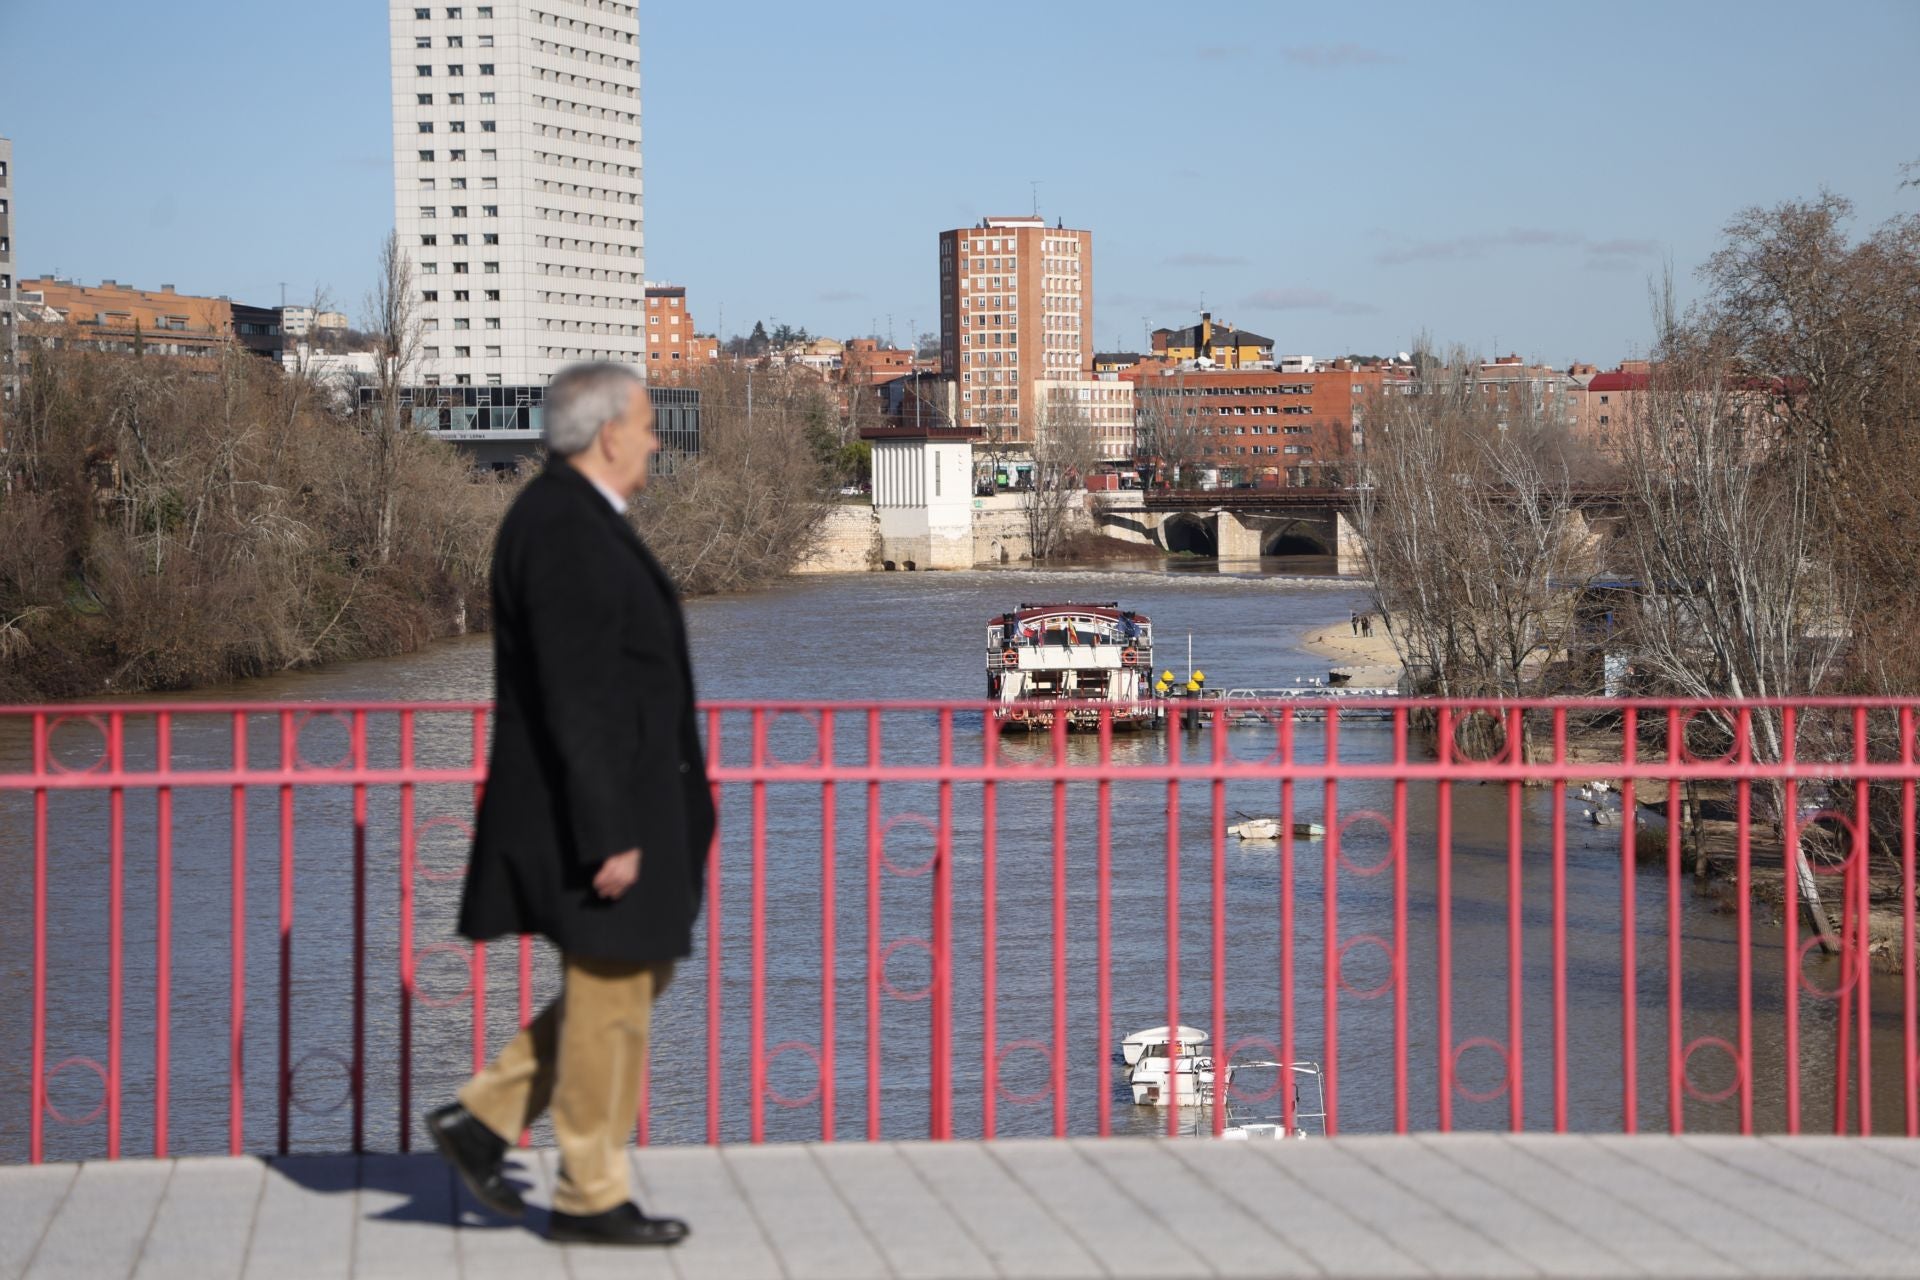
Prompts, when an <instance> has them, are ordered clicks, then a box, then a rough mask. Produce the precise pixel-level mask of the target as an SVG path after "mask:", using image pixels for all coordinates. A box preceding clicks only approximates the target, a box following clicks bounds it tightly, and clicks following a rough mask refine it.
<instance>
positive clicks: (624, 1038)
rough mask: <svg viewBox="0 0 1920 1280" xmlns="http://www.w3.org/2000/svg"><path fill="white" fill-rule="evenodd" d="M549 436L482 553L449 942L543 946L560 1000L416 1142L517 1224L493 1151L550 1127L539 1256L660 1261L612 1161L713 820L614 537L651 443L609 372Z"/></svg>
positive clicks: (628, 534) (619, 537)
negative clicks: (456, 902) (644, 1253)
mask: <svg viewBox="0 0 1920 1280" xmlns="http://www.w3.org/2000/svg"><path fill="white" fill-rule="evenodd" d="M545 421H546V438H547V447H548V450H549V452H550V454H551V459H550V461H549V462H548V465H547V468H546V470H545V471H544V472H542V473H541V474H540V475H539V476H538V477H537V478H536V479H534V480H533V481H532V482H531V483H529V484H528V485H527V487H526V490H525V491H524V492H523V493H522V494H521V495H520V497H519V498H518V499H517V500H516V501H515V502H514V504H513V508H512V509H511V510H510V511H509V512H508V513H507V517H506V519H505V521H503V522H502V524H501V526H500V534H499V538H498V540H497V542H496V545H495V548H494V555H493V620H494V633H493V634H494V683H495V706H496V715H495V721H494V733H493V755H492V759H491V761H490V762H489V765H488V773H487V786H486V792H485V796H484V798H483V800H482V802H481V805H480V818H479V825H478V828H477V830H476V832H475V836H474V842H473V857H472V861H471V862H470V864H469V865H468V868H467V878H466V886H465V893H464V895H463V897H462V900H461V904H460V932H461V933H462V934H464V935H466V936H467V937H469V938H472V939H475V940H484V939H488V938H497V937H500V936H502V935H507V934H518V933H537V934H541V935H544V936H545V937H546V938H548V939H549V940H550V941H552V942H553V943H554V945H555V946H557V947H558V948H559V949H560V953H561V961H562V966H563V971H562V982H563V986H562V989H561V993H560V996H559V997H558V998H557V999H556V1000H555V1001H554V1002H553V1003H552V1004H550V1005H548V1006H547V1008H546V1009H545V1010H544V1011H542V1013H541V1014H540V1016H539V1017H538V1018H536V1019H535V1020H534V1021H533V1023H532V1024H531V1025H529V1026H528V1027H527V1028H526V1029H525V1030H523V1031H522V1032H521V1033H520V1034H519V1035H518V1036H517V1037H515V1038H514V1040H513V1041H512V1042H511V1043H510V1044H508V1045H507V1047H506V1048H505V1049H503V1050H501V1052H500V1056H499V1057H497V1058H495V1059H494V1060H493V1062H492V1063H491V1064H489V1065H488V1066H487V1067H486V1069H485V1070H483V1071H481V1072H480V1073H479V1074H478V1075H476V1076H474V1077H473V1079H471V1080H469V1081H468V1082H467V1084H466V1085H465V1087H463V1088H462V1089H461V1090H460V1094H459V1101H457V1102H454V1103H451V1104H449V1105H448V1106H445V1107H442V1108H440V1109H439V1110H437V1111H435V1112H433V1113H432V1114H431V1115H429V1116H428V1117H427V1129H428V1132H429V1133H430V1134H431V1135H432V1137H433V1141H434V1145H435V1146H436V1147H438V1148H439V1150H440V1154H441V1155H442V1156H444V1157H445V1158H446V1159H447V1160H448V1162H449V1163H451V1164H452V1165H453V1167H454V1168H455V1170H457V1171H458V1172H459V1174H460V1177H461V1179H462V1180H463V1181H464V1182H465V1183H466V1185H467V1187H468V1189H469V1190H471V1191H472V1192H473V1194H474V1195H475V1197H477V1198H478V1199H479V1200H480V1202H481V1203H483V1204H485V1205H486V1206H487V1207H488V1208H490V1209H492V1210H494V1211H495V1212H496V1213H501V1214H505V1215H507V1216H510V1217H517V1216H518V1215H519V1214H520V1213H521V1212H522V1211H523V1210H524V1208H525V1206H524V1204H523V1203H522V1201H521V1199H520V1194H519V1192H518V1191H517V1190H516V1189H515V1188H514V1187H513V1186H512V1185H511V1184H510V1183H508V1182H507V1180H506V1177H505V1173H504V1165H503V1162H504V1160H505V1156H506V1151H507V1147H508V1144H509V1143H510V1142H512V1141H513V1140H514V1139H515V1138H516V1137H517V1136H518V1135H519V1134H520V1132H521V1131H522V1130H523V1129H525V1128H526V1127H528V1126H529V1125H531V1124H532V1123H533V1122H534V1121H535V1120H536V1119H537V1118H538V1117H539V1116H540V1114H541V1113H542V1112H544V1111H547V1110H549V1109H550V1110H551V1111H552V1113H553V1131H554V1138H555V1141H556V1143H557V1144H558V1146H559V1148H560V1177H559V1181H558V1184H557V1185H556V1187H555V1189H554V1198H553V1215H552V1220H551V1226H550V1231H549V1234H550V1236H551V1238H552V1239H554V1240H556V1241H561V1242H570V1243H589V1244H628V1245H649V1244H673V1243H675V1242H676V1241H679V1240H681V1239H682V1238H684V1237H685V1236H686V1234H687V1225H686V1224H685V1223H684V1222H681V1221H679V1220H677V1219H673V1218H650V1217H648V1216H647V1215H646V1214H645V1213H644V1212H643V1211H642V1210H641V1208H640V1206H639V1205H637V1204H635V1203H634V1202H633V1201H632V1200H631V1199H629V1188H628V1178H627V1175H628V1165H627V1146H626V1143H627V1135H628V1133H629V1132H630V1131H631V1130H632V1128H633V1125H634V1120H635V1114H636V1109H637V1107H638V1105H639V1090H640V1077H641V1073H642V1070H643V1068H644V1065H645V1062H646V1053H647V1037H648V1030H649V1024H650V1020H651V1013H652V1006H653V1001H654V1000H655V999H656V998H657V997H658V996H659V995H660V993H661V992H662V991H663V990H664V989H665V988H666V985H667V983H668V981H669V980H670V979H671V978H672V976H673V965H674V961H676V960H678V959H680V958H682V957H684V956H686V955H687V954H688V953H689V952H690V951H691V950H692V939H693V922H694V918H695V917H696V916H697V915H698V914H699V912H700V898H701V891H702V888H703V879H704V873H705V868H706V860H707V846H708V844H709V842H710V841H711V840H712V838H713V830H714V812H713V803H712V797H711V795H710V793H709V792H708V789H707V777H706V766H705V760H704V757H703V755H702V752H701V748H700V734H699V730H698V727H697V725H696V722H695V719H694V704H693V675H692V669H691V666H690V664H689V661H688V657H687V639H686V629H685V627H684V625H683V622H682V619H681V615H680V604H679V600H678V598H677V597H676V595H675V593H674V589H673V585H672V583H671V582H670V581H668V579H667V576H666V574H665V572H664V571H662V569H661V568H660V565H659V563H658V562H657V561H655V560H654V558H653V555H652V553H650V552H649V551H648V550H647V548H646V546H645V545H644V544H643V543H642V542H641V541H640V538H639V536H638V535H637V534H636V533H634V531H633V527H632V526H631V525H630V524H628V523H627V519H626V515H625V511H626V505H627V502H628V501H629V500H630V499H631V498H632V497H633V496H634V494H636V493H638V492H639V491H640V489H641V488H642V487H643V486H644V485H645V484H646V482H647V473H648V469H649V467H650V465H651V462H652V458H653V454H654V452H655V451H656V450H657V449H658V448H659V441H658V440H657V439H656V438H655V437H654V432H653V406H652V402H651V401H650V400H649V399H648V397H647V390H646V386H645V385H644V384H643V383H642V382H641V380H640V379H639V378H638V377H636V376H635V375H634V373H633V372H632V371H631V370H630V369H628V368H626V367H625V366H622V365H616V364H581V365H574V366H573V367H571V368H569V369H566V370H563V371H562V372H561V373H560V374H559V375H558V376H557V377H555V378H554V379H553V382H552V384H551V385H550V386H549V387H548V388H547V394H546V411H545Z"/></svg>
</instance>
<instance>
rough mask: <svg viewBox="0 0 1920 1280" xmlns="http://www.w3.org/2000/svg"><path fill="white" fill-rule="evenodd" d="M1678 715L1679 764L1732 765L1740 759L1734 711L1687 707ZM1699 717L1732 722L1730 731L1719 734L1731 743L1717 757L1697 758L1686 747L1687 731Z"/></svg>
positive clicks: (1738, 720)
mask: <svg viewBox="0 0 1920 1280" xmlns="http://www.w3.org/2000/svg"><path fill="white" fill-rule="evenodd" d="M1668 714H1674V713H1671V712H1669V713H1668ZM1678 715H1679V720H1680V735H1679V739H1680V740H1679V746H1680V763H1682V764H1733V763H1735V762H1736V761H1738V760H1739V758H1740V719H1739V716H1738V715H1737V714H1735V712H1734V710H1733V709H1732V708H1731V707H1724V708H1723V707H1689V708H1687V709H1686V710H1685V711H1682V712H1679V713H1678ZM1701 715H1708V716H1721V715H1724V716H1727V717H1729V718H1730V719H1732V720H1733V727H1732V728H1731V729H1724V730H1721V732H1724V733H1726V734H1728V736H1729V737H1730V738H1731V739H1732V741H1731V742H1730V743H1729V744H1728V745H1727V749H1726V750H1725V751H1723V752H1721V753H1720V754H1719V755H1717V756H1697V755H1695V754H1693V751H1692V750H1691V749H1690V748H1689V747H1688V746H1687V730H1688V729H1690V728H1691V727H1692V726H1693V721H1694V717H1696V716H1701ZM1641 723H1643V724H1644V723H1645V721H1642V722H1641ZM1714 728H1715V729H1720V726H1719V725H1718V724H1716V725H1714Z"/></svg>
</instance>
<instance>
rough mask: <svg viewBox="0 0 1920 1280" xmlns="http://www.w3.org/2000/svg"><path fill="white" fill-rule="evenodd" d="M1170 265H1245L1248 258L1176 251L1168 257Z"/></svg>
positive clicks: (1223, 254)
mask: <svg viewBox="0 0 1920 1280" xmlns="http://www.w3.org/2000/svg"><path fill="white" fill-rule="evenodd" d="M1166 265H1168V266H1169V267H1244V266H1246V265H1247V260H1246V259H1245V258H1243V257H1241V256H1239V255H1238V254H1226V253H1176V254H1174V255H1173V256H1172V257H1170V258H1168V259H1166Z"/></svg>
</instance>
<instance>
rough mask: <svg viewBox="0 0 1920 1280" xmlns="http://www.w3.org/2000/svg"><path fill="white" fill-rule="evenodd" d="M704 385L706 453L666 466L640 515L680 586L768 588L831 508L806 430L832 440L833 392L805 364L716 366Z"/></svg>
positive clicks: (824, 463)
mask: <svg viewBox="0 0 1920 1280" xmlns="http://www.w3.org/2000/svg"><path fill="white" fill-rule="evenodd" d="M749 376H751V377H752V378H753V398H752V400H751V401H749V400H748V398H747V394H746V390H747V379H748V377H749ZM699 386H700V393H701V406H700V452H699V454H698V455H697V456H695V457H690V458H684V459H675V460H674V461H673V465H672V467H671V469H663V472H662V474H661V475H660V476H659V477H658V478H657V479H656V480H655V481H654V482H653V483H651V484H649V485H648V486H647V489H646V492H645V493H644V494H643V495H642V497H641V499H640V503H639V506H638V508H637V509H636V512H635V515H636V519H637V520H638V522H639V525H640V527H641V528H642V530H643V531H644V532H645V533H646V535H647V541H648V543H649V545H651V546H652V548H653V550H654V553H655V554H656V555H658V556H659V557H660V561H661V563H662V564H663V565H664V566H665V567H666V569H667V572H668V573H670V574H672V575H673V578H674V581H675V582H677V583H678V584H679V585H680V587H681V588H682V589H683V590H685V591H687V592H689V593H694V594H704V593H709V592H718V591H742V590H747V589H750V588H753V587H758V586H764V585H766V584H767V583H769V582H772V581H774V580H775V579H777V578H779V577H781V576H782V575H783V574H785V573H786V572H787V571H788V570H789V569H791V568H792V567H793V565H794V564H795V563H796V562H798V561H799V560H800V559H802V558H803V557H804V556H805V555H806V554H807V552H808V551H809V550H811V549H812V547H813V544H814V540H815V537H816V536H817V534H818V532H819V528H820V524H821V522H822V521H823V520H824V519H825V518H826V515H827V512H828V510H829V506H828V503H829V501H830V495H831V492H832V485H833V484H834V483H835V481H834V479H833V477H832V474H831V464H830V461H829V456H828V455H827V454H826V453H823V452H822V450H821V449H820V448H818V447H812V446H810V442H809V436H810V435H811V436H814V437H816V438H819V439H826V438H829V437H828V436H825V435H822V433H830V432H831V431H832V430H833V416H834V407H833V403H832V397H831V396H830V395H829V394H827V390H826V388H825V386H824V385H823V384H822V383H821V382H820V380H819V379H818V378H815V377H813V376H812V375H811V374H809V373H806V372H803V371H799V370H776V371H768V372H762V373H754V372H753V371H751V370H748V369H745V368H735V367H733V366H725V365H716V366H713V367H711V368H708V369H705V370H703V371H702V372H701V374H700V379H699ZM749 406H751V408H749Z"/></svg>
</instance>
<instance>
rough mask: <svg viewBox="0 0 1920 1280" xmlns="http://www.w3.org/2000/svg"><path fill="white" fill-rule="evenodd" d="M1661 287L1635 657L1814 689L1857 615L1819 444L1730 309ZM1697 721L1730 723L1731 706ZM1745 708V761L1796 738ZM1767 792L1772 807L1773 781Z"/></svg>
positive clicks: (1644, 433) (1684, 679) (1691, 682)
mask: <svg viewBox="0 0 1920 1280" xmlns="http://www.w3.org/2000/svg"><path fill="white" fill-rule="evenodd" d="M1660 296H1661V306H1660V315H1659V321H1660V325H1661V330H1662V332H1661V339H1660V343H1659V348H1658V351H1659V360H1658V361H1657V363H1656V364H1655V366H1654V373H1653V375H1652V377H1651V380H1650V383H1649V386H1648V388H1647V390H1646V391H1645V392H1643V393H1642V394H1641V395H1640V396H1639V397H1637V399H1636V401H1635V403H1634V404H1633V405H1632V406H1631V408H1630V410H1629V413H1628V419H1629V421H1628V440H1629V447H1628V455H1627V461H1626V465H1625V468H1624V475H1625V478H1626V485H1627V494H1628V498H1629V502H1630V508H1629V515H1628V519H1627V523H1626V533H1627V537H1626V540H1625V541H1626V546H1627V549H1628V554H1629V556H1630V557H1631V567H1632V569H1633V571H1634V575H1635V577H1636V578H1637V579H1638V580H1639V583H1640V595H1641V605H1640V610H1639V617H1638V619H1637V620H1636V624H1635V626H1634V629H1633V640H1634V655H1635V660H1636V662H1637V663H1638V664H1639V665H1640V667H1641V668H1642V671H1643V672H1644V674H1645V675H1646V676H1647V677H1648V678H1650V680H1651V681H1653V682H1654V685H1655V687H1656V688H1657V689H1659V690H1661V691H1665V692H1671V693H1678V694H1681V695H1684V696H1687V697H1694V698H1703V699H1717V698H1728V699H1773V698H1785V697H1793V696H1796V695H1806V694H1811V693H1815V692H1819V691H1821V690H1823V689H1825V688H1826V687H1827V685H1828V681H1829V680H1830V678H1831V677H1832V675H1833V674H1834V672H1835V671H1836V669H1837V666H1838V663H1839V661H1840V659H1841V657H1842V654H1843V649H1844V645H1845V641H1846V637H1847V636H1848V634H1849V632H1850V630H1851V627H1852V618H1853V616H1854V605H1853V599H1852V591H1851V589H1850V588H1849V587H1848V586H1847V584H1846V583H1845V582H1844V580H1843V579H1842V577H1841V575H1840V574H1839V573H1838V572H1837V571H1836V568H1835V565H1834V564H1833V561H1832V560H1831V558H1830V556H1829V554H1828V547H1829V544H1828V541H1827V539H1826V537H1825V536H1824V529H1823V523H1824V522H1823V521H1822V519H1821V513H1820V510H1819V506H1820V499H1819V489H1818V480H1819V472H1820V466H1819V460H1820V455H1821V453H1822V448H1821V443H1820V441H1819V440H1818V438H1817V437H1815V436H1813V435H1811V434H1795V433H1791V432H1785V431H1782V430H1780V429H1779V427H1780V423H1779V420H1778V418H1777V415H1776V413H1775V408H1776V404H1777V401H1778V398H1779V391H1780V390H1781V388H1780V386H1779V384H1777V383H1776V382H1775V381H1774V380H1772V379H1756V378H1754V377H1752V376H1751V375H1747V374H1742V373H1740V372H1738V371H1737V369H1736V365H1735V361H1734V359H1733V357H1734V353H1735V351H1736V350H1737V349H1738V346H1739V343H1740V337H1739V334H1738V331H1737V328H1735V327H1733V326H1730V325H1729V324H1728V323H1727V317H1725V316H1724V315H1720V314H1716V313H1715V312H1714V311H1713V310H1711V309H1709V310H1706V311H1703V312H1702V313H1700V314H1698V315H1695V316H1693V317H1689V318H1688V319H1686V320H1684V321H1683V320H1682V319H1681V318H1680V317H1678V316H1677V315H1676V314H1675V312H1674V308H1673V303H1672V287H1671V282H1670V281H1669V282H1667V284H1666V285H1665V286H1664V287H1663V290H1662V293H1661V295H1660ZM1707 718H1708V719H1709V720H1711V721H1714V722H1716V723H1717V724H1718V725H1719V726H1720V728H1721V729H1722V731H1723V732H1725V733H1727V734H1729V735H1731V734H1733V733H1736V732H1737V731H1738V726H1737V724H1736V723H1735V717H1734V714H1733V712H1731V711H1724V712H1710V713H1709V714H1708V717H1707ZM1748 719H1749V723H1750V725H1751V735H1750V737H1751V741H1750V742H1749V744H1748V747H1749V750H1751V752H1752V753H1753V758H1754V759H1755V760H1757V761H1759V762H1761V763H1775V762H1778V761H1781V760H1785V759H1787V758H1789V755H1788V753H1789V752H1797V751H1798V750H1799V745H1798V743H1797V742H1796V741H1792V740H1789V731H1788V729H1787V726H1786V723H1785V721H1784V719H1783V717H1782V715H1781V712H1780V711H1779V709H1778V708H1775V707H1768V706H1755V707H1752V708H1750V709H1749V711H1748ZM1804 732H1805V729H1804V728H1800V729H1797V730H1796V731H1795V732H1794V734H1793V737H1794V738H1796V739H1797V738H1799V737H1801V736H1802V735H1803V734H1804ZM1769 789H1770V790H1771V792H1772V802H1773V811H1774V812H1775V814H1776V815H1779V814H1784V812H1785V809H1786V803H1785V788H1784V784H1783V783H1777V782H1776V783H1774V784H1772V785H1771V787H1770V788H1769ZM1795 868H1796V879H1797V881H1798V884H1799V891H1800V897H1801V901H1802V902H1803V904H1804V905H1805V907H1806V909H1807V911H1808V914H1809V916H1810V918H1811V919H1812V922H1813V923H1814V925H1815V927H1816V928H1818V929H1819V930H1820V933H1821V936H1822V939H1823V941H1824V942H1825V943H1826V945H1827V946H1828V948H1829V949H1835V948H1836V947H1837V943H1836V941H1835V939H1834V935H1833V931H1832V926H1831V924H1830V923H1829V921H1828V920H1827V917H1826V913H1825V912H1824V911H1823V910H1822V909H1821V903H1820V892H1819V887H1818V882H1817V881H1816V880H1815V878H1814V875H1813V871H1812V868H1811V866H1810V865H1809V862H1808V858H1807V854H1806V850H1805V849H1804V847H1803V848H1800V849H1797V850H1796V851H1795Z"/></svg>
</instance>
